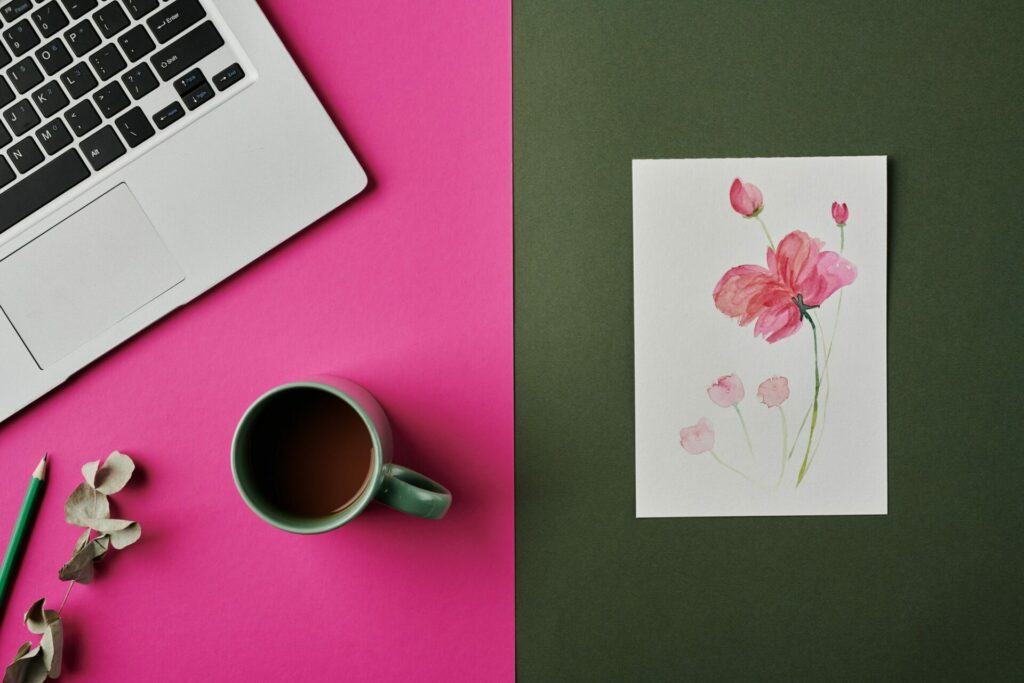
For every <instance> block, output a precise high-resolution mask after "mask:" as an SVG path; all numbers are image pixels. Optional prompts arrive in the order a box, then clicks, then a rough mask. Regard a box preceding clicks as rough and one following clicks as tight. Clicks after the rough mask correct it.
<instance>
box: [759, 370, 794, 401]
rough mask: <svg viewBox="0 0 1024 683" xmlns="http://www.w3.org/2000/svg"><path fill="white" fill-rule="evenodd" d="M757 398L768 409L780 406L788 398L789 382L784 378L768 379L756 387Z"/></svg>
mask: <svg viewBox="0 0 1024 683" xmlns="http://www.w3.org/2000/svg"><path fill="white" fill-rule="evenodd" d="M757 397H758V398H759V399H761V403H763V404H765V405H766V406H768V407H769V408H775V407H776V406H781V405H782V404H783V403H785V401H786V399H787V398H789V380H788V379H786V378H785V377H769V378H768V379H766V380H765V381H763V382H761V384H760V386H758V387H757Z"/></svg>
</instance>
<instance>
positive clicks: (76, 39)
mask: <svg viewBox="0 0 1024 683" xmlns="http://www.w3.org/2000/svg"><path fill="white" fill-rule="evenodd" d="M64 40H66V41H68V45H70V46H71V49H72V50H73V51H74V53H75V55H76V56H78V57H81V56H82V55H84V54H85V53H86V52H90V51H91V50H92V49H93V48H94V47H96V46H97V45H99V44H100V34H99V33H96V28H95V27H94V26H93V25H92V24H91V23H89V20H88V19H86V20H85V21H83V22H82V23H80V24H75V25H74V26H72V27H71V28H69V29H68V30H67V31H66V32H65V33H64Z"/></svg>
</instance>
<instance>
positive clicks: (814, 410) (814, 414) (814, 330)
mask: <svg viewBox="0 0 1024 683" xmlns="http://www.w3.org/2000/svg"><path fill="white" fill-rule="evenodd" d="M801 313H802V314H803V315H804V317H805V318H807V322H809V323H810V324H811V334H812V335H813V336H814V339H813V341H814V402H813V403H812V404H811V426H810V429H808V431H807V449H806V450H805V451H804V461H803V463H802V464H801V465H800V473H799V474H797V477H796V485H797V486H800V482H802V481H803V480H804V475H806V474H807V468H808V467H809V466H810V457H811V442H812V441H814V428H815V427H816V426H817V424H818V392H819V391H820V390H821V371H820V370H819V368H818V326H817V325H815V324H814V319H813V318H812V317H811V316H810V314H808V313H807V311H805V310H803V309H801Z"/></svg>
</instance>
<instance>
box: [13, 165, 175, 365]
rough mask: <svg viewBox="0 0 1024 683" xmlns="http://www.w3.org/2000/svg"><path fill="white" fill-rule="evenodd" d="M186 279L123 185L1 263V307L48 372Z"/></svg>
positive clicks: (129, 191) (37, 360)
mask: <svg viewBox="0 0 1024 683" xmlns="http://www.w3.org/2000/svg"><path fill="white" fill-rule="evenodd" d="M184 279H185V274H184V273H183V272H182V270H181V267H180V266H179V265H178V263H177V261H175V260H174V257H173V256H172V255H171V252H170V251H168V249H167V247H166V246H165V245H164V243H163V240H162V239H161V238H160V235H159V234H158V233H157V231H156V229H155V228H154V227H153V224H152V223H150V221H149V218H147V217H146V214H145V213H144V212H143V210H142V207H141V206H139V203H138V202H137V201H136V200H135V197H134V195H132V193H131V190H129V189H128V186H127V185H125V184H123V183H122V184H121V185H118V186H117V187H115V188H114V189H112V190H110V191H109V192H107V193H106V194H105V195H103V196H102V197H100V198H99V199H97V200H96V201H94V202H92V203H91V204H89V205H88V206H86V207H84V208H83V209H81V210H80V211H78V212H76V213H75V214H73V215H71V216H70V217H69V218H67V219H65V220H64V221H62V222H60V223H58V224H57V225H55V226H53V227H52V228H50V229H49V230H48V231H46V232H44V233H43V234H42V235H40V236H39V237H37V238H36V239H34V240H32V241H31V242H29V243H28V244H26V245H25V246H24V247H22V248H21V249H19V250H18V251H16V252H14V253H13V254H11V255H10V256H8V257H7V258H5V259H4V260H3V261H0V308H2V309H3V311H4V313H6V314H7V317H8V318H9V319H10V321H11V324H13V325H14V328H15V329H16V330H17V331H18V334H19V335H20V336H21V339H22V341H24V342H25V345H26V346H27V347H28V350H29V352H30V353H31V354H32V357H33V358H35V360H36V363H37V364H38V365H39V367H40V368H47V367H49V366H50V365H52V364H54V363H56V362H57V361H59V360H60V359H62V358H64V357H65V356H67V355H68V354H70V353H71V352H73V351H75V350H76V349H78V348H80V347H81V346H82V345H83V344H85V343H86V342H88V341H90V340H92V339H95V338H96V337H97V336H99V335H101V334H102V333H103V332H105V331H106V330H108V329H110V328H111V327H112V326H113V325H115V324H116V323H117V322H119V321H121V320H123V319H124V318H126V317H127V316H128V315H130V314H131V313H132V312H134V311H136V310H138V309H139V308H141V307H142V306H144V305H145V304H147V303H149V302H150V301H152V300H153V299H155V298H156V297H158V296H159V295H161V294H163V293H164V292H166V291H167V290H168V289H170V288H171V287H173V286H174V285H176V284H178V283H179V282H182V281H183V280H184Z"/></svg>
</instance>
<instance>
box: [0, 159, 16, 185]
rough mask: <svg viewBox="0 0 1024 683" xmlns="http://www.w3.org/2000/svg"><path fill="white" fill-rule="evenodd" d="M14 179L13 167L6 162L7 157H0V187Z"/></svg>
mask: <svg viewBox="0 0 1024 683" xmlns="http://www.w3.org/2000/svg"><path fill="white" fill-rule="evenodd" d="M12 180H14V169H12V168H11V165H10V164H9V163H7V159H4V158H3V157H0V187H3V186H4V185H6V184H7V183H9V182H11V181H12Z"/></svg>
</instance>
